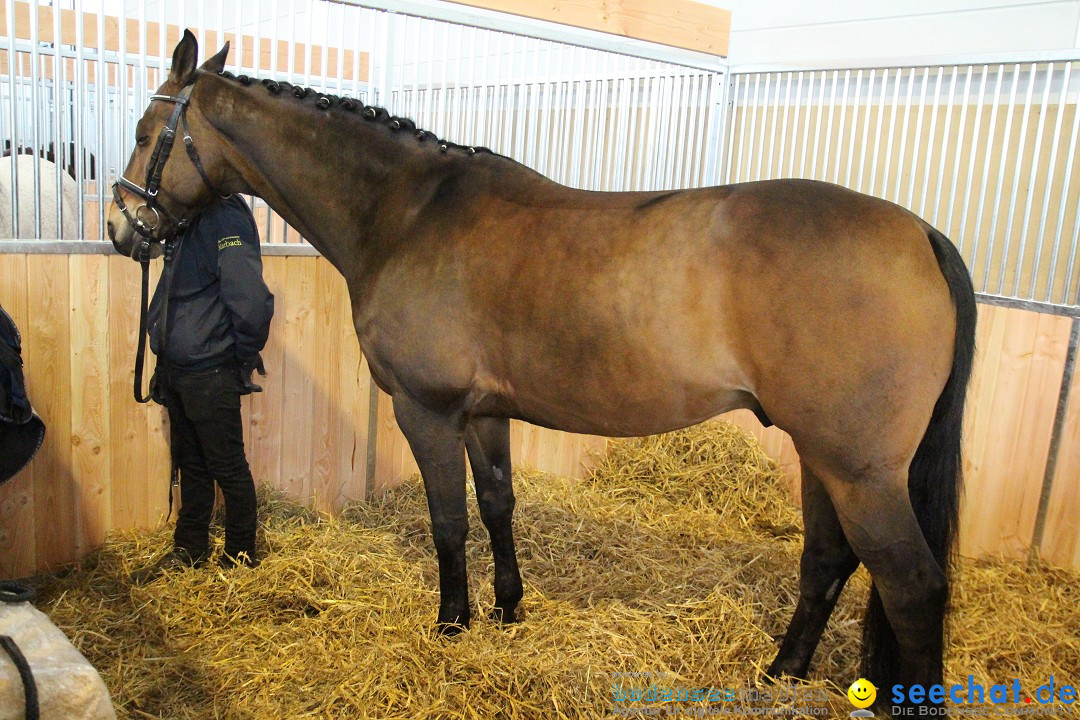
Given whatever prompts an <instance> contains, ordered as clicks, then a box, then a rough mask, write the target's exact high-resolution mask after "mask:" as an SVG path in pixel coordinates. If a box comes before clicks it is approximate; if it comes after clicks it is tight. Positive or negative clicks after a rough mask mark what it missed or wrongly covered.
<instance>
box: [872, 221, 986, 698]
mask: <svg viewBox="0 0 1080 720" xmlns="http://www.w3.org/2000/svg"><path fill="white" fill-rule="evenodd" d="M927 236H928V238H929V240H930V246H931V247H932V248H933V250H934V255H935V257H937V261H938V266H939V267H940V268H941V274H942V275H944V276H945V282H946V283H948V285H949V294H950V295H951V296H952V300H953V305H955V306H956V339H955V346H954V350H953V365H952V372H951V373H950V374H949V379H948V381H947V382H946V383H945V388H944V389H943V390H942V391H941V395H940V397H938V401H937V404H936V405H934V412H933V414H932V415H931V417H930V424H929V425H928V426H927V428H926V434H925V435H923V439H922V442H921V443H919V448H918V450H916V452H915V457H914V458H913V459H912V461H911V467H910V469H909V471H908V493H909V494H910V497H911V505H912V507H913V508H914V510H915V517H916V518H917V519H918V521H919V527H920V528H922V532H923V535H924V536H925V537H926V542H927V544H928V545H929V546H930V550H931V552H933V554H934V558H935V559H936V560H937V562H938V565H940V566H941V569H942V571H943V572H944V573H945V578H946V582H947V581H948V577H949V565H950V562H949V561H950V556H951V554H952V550H953V545H954V539H955V537H956V526H957V520H958V517H959V512H960V492H961V487H962V474H963V465H962V463H961V458H960V453H961V450H960V447H961V433H962V431H963V422H964V399H965V397H966V395H967V385H968V379H969V378H970V376H971V365H972V361H973V359H974V356H975V319H976V309H975V290H974V288H973V287H972V284H971V276H970V275H969V274H968V270H967V267H966V266H965V265H964V259H963V258H962V257H961V256H960V253H959V251H958V250H957V249H956V246H955V245H953V244H952V242H951V241H950V240H949V239H948V238H947V237H945V236H944V235H942V234H941V233H940V232H938V231H937V230H934V229H933V228H930V227H928V228H927ZM943 647H944V639H943ZM898 660H899V646H898V645H897V642H896V635H895V634H894V633H893V631H892V627H891V626H890V625H889V621H888V619H887V618H886V617H885V608H884V607H883V606H882V604H881V596H880V595H879V594H878V591H877V588H876V587H874V586H873V585H871V587H870V602H869V605H868V606H867V609H866V619H865V621H864V624H863V658H862V665H863V667H862V673H863V677H865V678H868V679H870V681H871V682H873V683H875V684H876V685H877V686H878V687H879V688H888V687H891V686H892V685H893V683H895V682H896V681H897V678H898V671H899V666H898Z"/></svg>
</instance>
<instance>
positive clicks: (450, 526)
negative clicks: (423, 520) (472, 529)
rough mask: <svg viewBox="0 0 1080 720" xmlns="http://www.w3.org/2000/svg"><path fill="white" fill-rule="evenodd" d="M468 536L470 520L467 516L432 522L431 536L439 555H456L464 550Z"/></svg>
mask: <svg viewBox="0 0 1080 720" xmlns="http://www.w3.org/2000/svg"><path fill="white" fill-rule="evenodd" d="M468 534H469V519H468V517H466V516H462V517H452V518H440V519H438V520H436V519H434V518H432V520H431V536H432V539H433V540H434V541H435V550H436V551H437V552H438V553H439V555H444V554H446V553H455V552H458V551H459V550H460V549H462V548H464V547H465V537H466V536H467V535H468Z"/></svg>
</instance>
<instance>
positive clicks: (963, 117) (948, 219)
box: [935, 65, 986, 247]
mask: <svg viewBox="0 0 1080 720" xmlns="http://www.w3.org/2000/svg"><path fill="white" fill-rule="evenodd" d="M985 70H986V69H985V67H984V68H983V72H984V75H983V77H985ZM972 71H973V68H972V67H971V66H970V65H969V66H968V69H967V77H966V78H965V80H964V102H963V104H962V105H961V106H960V122H959V123H958V124H957V142H955V143H953V145H954V147H956V153H955V156H954V158H953V172H952V183H951V184H950V185H949V202H948V205H947V206H946V207H947V209H946V213H945V234H946V235H948V236H949V237H953V233H952V221H953V203H954V202H955V201H956V190H957V187H958V186H959V179H960V160H961V157H962V156H963V152H961V151H962V150H963V148H964V147H965V145H967V144H969V143H964V142H963V138H964V133H965V132H966V131H967V109H968V98H970V97H971V74H972ZM949 107H950V113H949V114H950V116H951V114H952V112H951V108H952V103H949ZM947 127H948V118H946V128H947ZM947 138H948V136H947V135H946V139H947ZM944 159H945V155H944V154H942V161H943V162H944ZM940 189H941V181H940V179H939V181H938V191H939V193H940ZM935 215H936V212H935ZM953 242H956V243H957V247H962V245H961V243H963V238H960V241H959V242H957V241H956V240H955V239H954V240H953Z"/></svg>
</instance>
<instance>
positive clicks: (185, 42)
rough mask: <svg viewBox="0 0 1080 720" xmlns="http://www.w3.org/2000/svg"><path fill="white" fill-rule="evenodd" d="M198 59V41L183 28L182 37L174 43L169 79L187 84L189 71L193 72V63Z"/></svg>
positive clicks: (180, 84)
mask: <svg viewBox="0 0 1080 720" xmlns="http://www.w3.org/2000/svg"><path fill="white" fill-rule="evenodd" d="M198 59H199V41H198V40H196V39H195V36H194V35H192V34H191V31H190V30H187V29H185V30H184V37H183V38H182V39H181V40H180V42H179V43H177V45H176V49H175V50H173V54H172V69H171V70H170V71H169V80H170V81H172V82H173V83H174V84H176V85H179V86H181V87H183V86H184V85H187V81H188V78H190V77H191V73H193V72H195V63H196V61H197V60H198Z"/></svg>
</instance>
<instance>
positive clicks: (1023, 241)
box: [1011, 63, 1054, 298]
mask: <svg viewBox="0 0 1080 720" xmlns="http://www.w3.org/2000/svg"><path fill="white" fill-rule="evenodd" d="M1053 79H1054V64H1053V63H1050V64H1049V65H1048V66H1047V69H1046V83H1045V85H1044V86H1043V96H1042V102H1040V103H1039V121H1038V122H1037V123H1036V125H1035V152H1033V153H1031V172H1030V173H1029V174H1028V192H1027V199H1026V200H1025V201H1024V216H1023V220H1021V222H1020V247H1019V248H1018V249H1017V251H1016V275H1015V277H1013V289H1012V293H1011V294H1012V295H1017V294H1019V292H1020V276H1021V275H1023V271H1024V265H1025V262H1024V259H1025V257H1026V255H1027V240H1028V231H1029V229H1030V228H1029V226H1030V225H1031V211H1032V207H1033V206H1034V204H1035V198H1034V195H1035V178H1036V177H1037V176H1038V174H1039V160H1040V157H1039V156H1040V155H1041V152H1040V151H1041V149H1042V140H1043V131H1044V130H1045V129H1046V108H1047V106H1048V105H1049V104H1050V87H1051V85H1052V84H1053ZM1032 83H1033V84H1034V78H1032ZM1043 194H1044V196H1045V198H1046V200H1049V199H1050V193H1049V188H1047V189H1046V190H1045V191H1044V193H1043ZM1036 242H1038V244H1039V245H1038V247H1039V248H1041V247H1042V236H1041V235H1040V236H1039V238H1038V239H1037V241H1036ZM1036 280H1037V277H1036V274H1035V273H1034V272H1032V274H1031V290H1030V291H1029V292H1028V297H1029V298H1031V297H1032V296H1033V295H1034V292H1035V281H1036Z"/></svg>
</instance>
